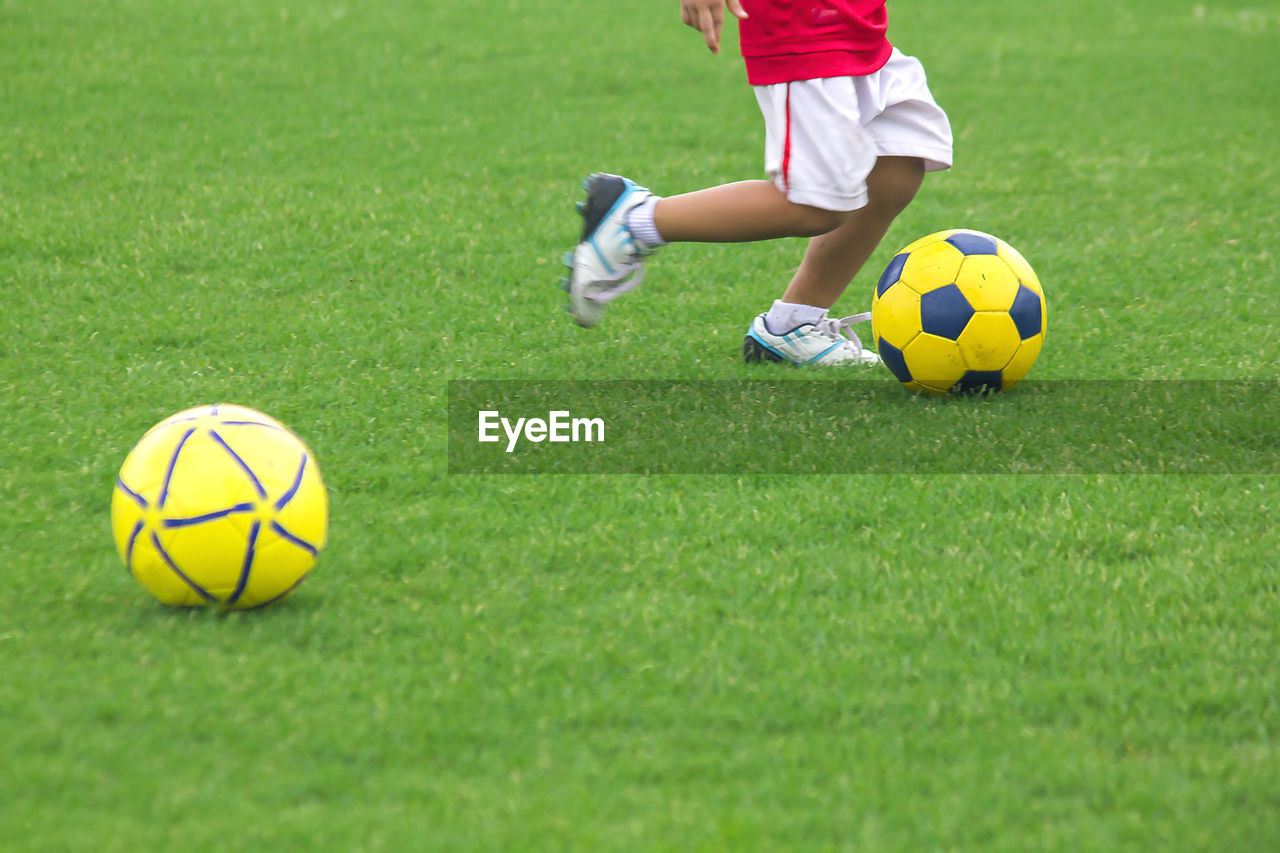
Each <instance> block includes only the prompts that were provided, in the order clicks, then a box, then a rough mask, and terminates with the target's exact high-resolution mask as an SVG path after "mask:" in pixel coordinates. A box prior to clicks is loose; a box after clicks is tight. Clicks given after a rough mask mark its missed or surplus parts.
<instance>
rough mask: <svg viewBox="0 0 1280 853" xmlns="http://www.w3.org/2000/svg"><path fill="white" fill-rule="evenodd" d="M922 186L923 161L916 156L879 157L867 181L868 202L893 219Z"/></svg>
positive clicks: (909, 202)
mask: <svg viewBox="0 0 1280 853" xmlns="http://www.w3.org/2000/svg"><path fill="white" fill-rule="evenodd" d="M922 183H924V161H923V160H921V159H920V158H919V157H881V158H880V160H879V162H877V163H876V167H875V169H874V170H872V172H871V175H870V176H869V177H868V178H867V192H868V197H869V201H870V203H871V204H874V205H876V206H878V207H880V208H881V209H883V210H885V211H887V212H889V213H891V214H892V215H894V216H897V215H898V214H899V213H901V212H902V211H903V210H904V209H906V207H907V205H909V204H911V200H912V199H914V198H915V197H916V193H917V192H918V191H919V190H920V185H921V184H922Z"/></svg>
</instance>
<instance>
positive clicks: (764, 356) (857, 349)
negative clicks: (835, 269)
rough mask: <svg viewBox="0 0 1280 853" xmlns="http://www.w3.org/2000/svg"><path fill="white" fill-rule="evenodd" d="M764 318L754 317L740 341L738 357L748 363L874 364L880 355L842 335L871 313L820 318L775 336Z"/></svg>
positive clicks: (856, 338)
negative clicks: (740, 348)
mask: <svg viewBox="0 0 1280 853" xmlns="http://www.w3.org/2000/svg"><path fill="white" fill-rule="evenodd" d="M764 318H765V315H764V314H761V315H760V316H758V317H756V319H755V322H753V323H752V324H751V328H750V329H749V330H747V336H746V338H744V339H743V341H742V357H743V359H745V360H746V361H747V362H748V363H751V362H756V361H780V362H787V363H789V364H797V365H799V364H821V365H828V364H878V363H879V362H880V356H878V355H876V354H875V353H874V352H872V351H871V350H866V349H863V348H862V341H861V340H859V339H858V335H857V333H856V332H854V331H852V330H850V331H849V334H850V335H851V336H852V337H851V338H846V337H845V336H844V335H843V334H842V333H843V332H844V330H845V329H848V328H849V327H850V326H852V325H853V324H854V323H861V322H864V321H866V320H870V319H871V314H870V313H866V314H854V315H853V316H852V317H842V318H841V319H839V320H837V319H835V318H834V317H823V318H822V319H821V320H819V321H818V322H816V323H805V324H804V325H803V326H798V327H796V328H795V329H792V330H791V331H789V332H787V333H785V334H781V335H775V334H774V333H773V332H771V331H769V327H768V325H766V324H765V321H764Z"/></svg>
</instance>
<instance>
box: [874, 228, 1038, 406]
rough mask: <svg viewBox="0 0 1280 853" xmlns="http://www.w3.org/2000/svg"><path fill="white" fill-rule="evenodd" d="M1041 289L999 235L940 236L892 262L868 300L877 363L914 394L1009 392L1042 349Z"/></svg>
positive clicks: (964, 233)
mask: <svg viewBox="0 0 1280 853" xmlns="http://www.w3.org/2000/svg"><path fill="white" fill-rule="evenodd" d="M1046 319H1047V310H1046V306H1045V299H1044V288H1043V287H1041V285H1040V279H1039V278H1038V277H1037V276H1036V273H1035V271H1034V270H1033V269H1032V268H1031V265H1030V264H1028V263H1027V261H1026V259H1025V258H1024V257H1022V255H1021V254H1019V253H1018V252H1017V250H1016V249H1014V248H1013V247H1012V246H1010V245H1009V244H1008V243H1006V242H1005V241H1003V240H1001V239H999V238H998V237H993V236H991V235H990V234H985V233H983V232H981V231H972V230H968V229H963V228H957V229H951V230H949V231H939V232H938V233H936V234H930V235H929V236H927V237H922V238H921V239H919V240H917V241H915V242H914V243H912V244H911V245H909V246H907V247H906V248H905V249H903V250H902V251H900V252H898V254H896V255H895V256H894V257H893V260H891V261H890V262H889V264H888V266H887V267H886V268H885V271H884V274H883V275H881V276H880V281H879V282H878V283H877V284H876V291H875V295H874V297H873V298H872V301H871V334H872V336H873V337H874V338H875V341H876V351H877V352H878V353H879V354H880V360H881V361H882V362H883V363H884V365H885V367H887V368H889V370H890V372H892V373H893V375H894V376H896V377H897V378H898V380H899V381H900V382H901V383H902V384H903V385H905V386H906V387H907V388H910V389H911V390H913V391H917V392H919V393H922V394H943V393H947V392H952V393H971V392H982V393H992V392H997V391H1008V390H1009V389H1010V388H1012V387H1013V386H1015V385H1017V384H1018V383H1019V382H1020V381H1022V379H1023V377H1025V376H1026V375H1027V372H1028V371H1029V370H1030V369H1031V366H1032V365H1033V364H1034V363H1035V361H1036V358H1037V357H1038V356H1039V355H1040V349H1041V347H1043V345H1044V336H1045V329H1046Z"/></svg>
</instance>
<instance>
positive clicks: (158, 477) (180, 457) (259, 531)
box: [111, 404, 329, 610]
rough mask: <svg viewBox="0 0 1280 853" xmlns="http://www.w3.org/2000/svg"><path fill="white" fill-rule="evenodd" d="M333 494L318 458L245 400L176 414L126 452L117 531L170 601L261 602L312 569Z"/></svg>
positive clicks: (138, 570)
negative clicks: (246, 403)
mask: <svg viewBox="0 0 1280 853" xmlns="http://www.w3.org/2000/svg"><path fill="white" fill-rule="evenodd" d="M328 526H329V497H328V493H327V492H326V491H325V486H324V481H323V480H321V478H320V469H319V467H318V466H317V465H316V460H315V454H313V453H312V452H311V451H310V450H309V449H308V448H307V446H306V445H305V444H304V443H303V442H302V440H301V439H299V438H298V437H297V436H296V435H294V434H293V433H292V432H290V431H289V430H288V429H287V428H286V427H285V426H284V424H282V423H280V422H279V421H277V420H276V419H275V418H272V417H269V416H267V415H264V414H263V413H262V412H259V411H255V410H254V409H249V408H245V407H243V406H232V405H225V404H219V405H214V406H202V407H199V408H194V409H187V410H185V411H182V412H178V413H177V414H176V415H173V416H171V417H169V418H166V419H165V420H163V421H161V422H160V423H158V424H156V425H155V426H154V427H152V428H151V429H150V430H148V431H147V433H146V435H144V436H143V437H142V438H141V439H140V440H139V441H138V443H137V445H136V446H135V447H134V448H133V450H132V451H131V452H130V453H129V455H128V457H127V458H126V459H125V461H124V465H123V466H122V467H121V468H120V475H119V477H117V478H116V488H115V493H114V494H113V495H112V498H111V528H112V532H113V534H114V536H115V542H116V548H117V550H118V551H119V552H120V558H121V559H122V560H124V564H125V566H126V567H127V568H128V569H129V572H130V573H131V574H132V575H133V577H134V578H136V579H137V581H138V583H140V584H142V586H143V587H145V588H146V589H147V591H149V592H150V593H151V594H152V595H154V596H155V597H156V598H158V599H159V600H160V601H162V602H164V603H165V604H172V605H176V606H180V607H203V606H213V607H219V608H223V609H230V610H247V609H250V608H254V607H263V606H266V605H268V604H271V603H272V602H275V601H278V600H280V599H282V598H284V597H285V596H286V595H288V594H289V593H290V592H292V591H293V590H294V589H295V588H296V587H297V586H298V584H299V583H301V582H302V579H303V578H304V577H306V575H307V573H308V572H309V571H311V568H312V566H314V565H315V561H316V556H317V555H318V554H319V552H320V549H321V548H323V547H324V544H325V539H326V537H327V534H328Z"/></svg>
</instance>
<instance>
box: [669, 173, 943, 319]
mask: <svg viewBox="0 0 1280 853" xmlns="http://www.w3.org/2000/svg"><path fill="white" fill-rule="evenodd" d="M923 180H924V161H923V160H920V159H919V158H916V157H881V158H880V159H879V160H878V161H876V166H875V168H874V169H872V170H871V174H870V175H868V176H867V205H866V207H863V208H860V209H858V210H855V211H853V212H852V213H850V214H845V217H846V218H845V219H844V222H843V224H841V225H840V226H839V227H838V228H836V229H835V230H834V231H830V232H828V233H826V234H822V235H821V236H817V237H814V238H813V239H812V240H810V241H809V247H808V249H807V250H806V251H805V255H804V260H803V261H802V262H801V264H800V268H799V269H798V270H797V271H796V274H795V276H794V277H793V278H792V279H791V283H790V284H789V285H788V286H787V289H786V292H785V293H783V295H782V301H783V302H793V303H797V304H800V305H813V306H816V307H818V308H830V307H831V306H832V305H834V304H835V301H836V300H837V299H839V298H840V295H841V294H843V293H844V291H845V288H847V287H848V286H849V282H851V281H852V280H853V277H854V276H855V275H857V274H858V271H859V270H860V269H862V265H863V264H865V263H866V262H867V258H869V257H871V253H872V252H873V251H875V248H876V246H878V245H880V241H881V240H882V239H884V235H885V233H886V232H887V231H888V230H889V225H890V224H892V222H893V220H894V219H895V218H896V217H897V215H898V214H899V213H901V212H902V210H903V209H904V208H905V207H906V206H907V205H908V204H909V203H910V202H911V199H912V198H914V197H915V194H916V191H917V190H918V189H920V184H921V182H922V181H923ZM659 230H661V229H659Z"/></svg>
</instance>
